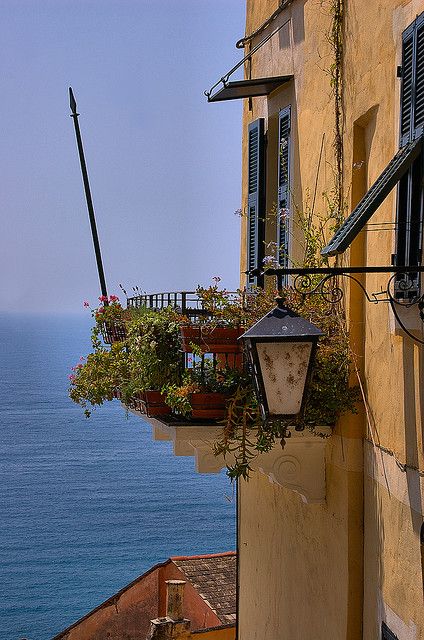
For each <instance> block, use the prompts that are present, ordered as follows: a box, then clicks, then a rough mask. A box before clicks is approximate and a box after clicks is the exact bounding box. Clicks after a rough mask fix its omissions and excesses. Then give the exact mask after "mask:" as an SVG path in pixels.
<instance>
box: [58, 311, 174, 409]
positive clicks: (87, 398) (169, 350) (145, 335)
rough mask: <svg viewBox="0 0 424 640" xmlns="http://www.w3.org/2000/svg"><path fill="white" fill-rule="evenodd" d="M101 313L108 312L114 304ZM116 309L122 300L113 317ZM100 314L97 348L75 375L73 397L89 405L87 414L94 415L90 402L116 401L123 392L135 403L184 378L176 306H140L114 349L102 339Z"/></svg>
mask: <svg viewBox="0 0 424 640" xmlns="http://www.w3.org/2000/svg"><path fill="white" fill-rule="evenodd" d="M111 306H112V305H111ZM101 313H102V317H103V313H108V314H109V309H108V310H107V311H106V312H101ZM113 313H116V314H119V308H118V307H117V305H115V311H114V312H112V313H110V314H109V317H114V316H113V315H112V314H113ZM118 317H120V316H119V315H118ZM94 318H95V320H96V324H95V326H94V328H93V330H92V348H93V351H92V353H90V354H89V355H88V356H87V358H86V359H84V360H83V361H82V362H80V363H78V364H77V365H76V366H75V367H73V372H72V374H71V375H70V376H69V378H70V383H71V384H70V389H69V396H70V398H71V399H72V400H73V401H74V402H76V403H77V404H79V405H81V406H82V407H83V408H84V410H85V415H86V416H87V417H89V416H90V414H91V411H90V409H89V408H88V407H91V408H92V407H95V406H98V405H101V404H103V402H105V401H106V400H112V399H113V398H114V397H116V395H117V392H118V391H119V394H120V397H121V398H122V400H123V401H124V402H125V403H126V404H129V403H130V402H131V399H132V398H134V397H135V396H136V395H137V394H139V393H141V392H143V391H146V390H157V391H161V389H162V387H163V386H165V385H167V384H173V383H174V384H175V383H177V382H180V379H181V353H180V338H179V324H180V316H179V315H178V314H177V313H176V312H175V311H174V310H173V309H170V308H167V309H162V310H159V311H153V310H151V309H140V310H137V311H136V312H135V313H131V314H130V315H128V316H126V322H127V327H128V331H127V337H126V339H125V340H124V341H122V342H116V343H114V344H112V345H111V347H110V349H107V348H106V347H105V346H104V345H103V344H102V342H101V340H100V336H99V334H100V331H101V329H99V327H98V324H97V317H96V312H94Z"/></svg>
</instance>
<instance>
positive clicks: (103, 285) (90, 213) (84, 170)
mask: <svg viewBox="0 0 424 640" xmlns="http://www.w3.org/2000/svg"><path fill="white" fill-rule="evenodd" d="M69 102H70V107H71V111H72V114H71V118H72V119H73V121H74V125H75V135H76V137H77V146H78V153H79V159H80V164H81V172H82V180H83V182H84V190H85V197H86V200H87V209H88V217H89V219H90V226H91V235H92V236H93V244H94V253H95V254H96V262H97V271H98V273H99V280H100V289H101V292H102V296H105V297H106V298H107V289H106V280H105V274H104V271H103V262H102V254H101V252H100V243H99V236H98V233H97V226H96V218H95V217H94V207H93V200H92V198H91V191H90V183H89V182H88V173H87V166H86V164H85V157H84V149H83V146H82V140H81V132H80V128H79V122H78V116H79V113H77V103H76V100H75V97H74V94H73V91H72V88H71V87H69Z"/></svg>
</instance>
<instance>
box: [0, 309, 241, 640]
mask: <svg viewBox="0 0 424 640" xmlns="http://www.w3.org/2000/svg"><path fill="white" fill-rule="evenodd" d="M88 350H89V321H88V320H87V319H85V318H80V317H73V318H72V317H63V318H58V317H55V318H43V317H17V316H3V317H0V366H1V375H0V427H1V430H0V566H1V570H0V640H19V639H20V638H23V637H25V638H28V640H48V639H49V638H51V637H52V636H53V635H54V634H56V633H58V632H59V631H60V630H62V629H63V628H65V627H66V626H68V625H69V624H71V623H72V622H74V621H75V620H77V619H78V618H79V617H80V616H82V615H84V614H85V613H86V612H88V611H89V610H90V609H92V608H93V607H95V606H96V605H98V604H99V603H101V602H102V601H103V600H105V599H106V598H107V597H109V596H110V595H112V594H113V593H115V592H116V591H118V590H119V589H120V588H122V587H123V586H124V585H126V584H127V583H128V582H130V581H131V580H133V579H134V578H135V577H137V576H138V575H140V574H141V573H143V572H144V571H145V570H146V569H148V568H149V567H150V566H152V565H153V564H155V563H157V562H160V561H163V560H165V559H166V558H168V557H169V556H171V555H185V554H199V553H213V552H218V551H226V550H230V549H234V548H235V541H234V529H235V520H234V516H235V505H234V497H233V495H232V489H231V486H230V484H229V481H228V479H227V478H226V476H225V474H220V475H200V474H196V473H195V471H194V458H180V457H179V458H177V457H175V456H174V455H173V453H172V445H171V444H170V443H168V442H153V441H152V434H151V428H150V426H149V425H147V424H146V423H145V422H143V420H141V419H140V418H137V417H135V416H133V415H129V416H128V417H126V416H125V412H124V410H123V409H122V407H121V405H120V403H119V402H118V401H117V400H115V401H113V402H112V403H107V404H106V405H105V406H104V407H101V408H100V409H98V410H96V411H95V412H94V413H93V415H92V417H91V418H90V419H89V420H87V419H86V418H85V417H84V416H83V413H82V410H81V408H80V407H78V406H76V405H74V404H73V403H72V402H71V401H70V400H69V399H68V397H67V386H68V380H67V375H68V373H69V369H70V367H71V366H72V365H74V364H75V363H76V362H77V361H78V359H79V357H80V355H84V354H86V353H87V352H88Z"/></svg>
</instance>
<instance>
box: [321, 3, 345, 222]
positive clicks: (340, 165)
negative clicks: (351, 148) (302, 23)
mask: <svg viewBox="0 0 424 640" xmlns="http://www.w3.org/2000/svg"><path fill="white" fill-rule="evenodd" d="M329 2H330V6H329V13H330V27H329V30H328V33H327V40H328V43H329V45H330V49H331V55H332V63H331V65H330V66H329V68H328V69H327V73H328V75H329V76H330V85H331V93H332V97H333V101H334V139H333V149H334V163H335V167H334V177H335V184H334V196H335V203H336V206H337V212H338V216H339V217H340V222H341V221H342V220H343V218H344V209H345V206H344V190H343V169H344V148H343V124H344V113H343V58H344V38H343V27H344V16H345V0H329ZM324 3H326V0H321V5H324Z"/></svg>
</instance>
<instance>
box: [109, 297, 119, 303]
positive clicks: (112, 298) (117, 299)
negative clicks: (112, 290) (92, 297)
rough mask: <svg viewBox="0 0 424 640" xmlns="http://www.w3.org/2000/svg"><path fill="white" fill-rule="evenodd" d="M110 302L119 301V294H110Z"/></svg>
mask: <svg viewBox="0 0 424 640" xmlns="http://www.w3.org/2000/svg"><path fill="white" fill-rule="evenodd" d="M109 300H110V302H119V298H118V296H109Z"/></svg>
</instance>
